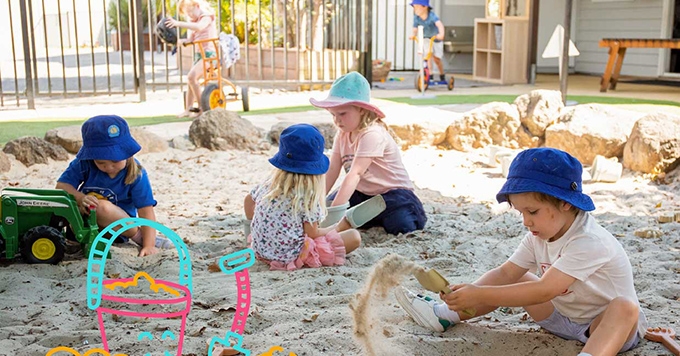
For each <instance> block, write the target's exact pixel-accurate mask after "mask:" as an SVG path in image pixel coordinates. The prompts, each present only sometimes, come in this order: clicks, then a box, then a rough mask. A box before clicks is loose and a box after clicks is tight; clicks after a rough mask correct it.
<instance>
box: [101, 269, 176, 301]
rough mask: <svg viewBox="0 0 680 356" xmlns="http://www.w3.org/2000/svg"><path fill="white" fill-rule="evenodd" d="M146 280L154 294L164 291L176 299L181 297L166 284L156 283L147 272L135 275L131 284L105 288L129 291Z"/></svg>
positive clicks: (109, 285)
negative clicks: (142, 280)
mask: <svg viewBox="0 0 680 356" xmlns="http://www.w3.org/2000/svg"><path fill="white" fill-rule="evenodd" d="M142 278H143V279H146V280H147V281H148V282H149V289H151V290H152V291H153V292H155V293H158V292H160V290H161V289H162V290H163V291H164V292H166V293H169V294H172V295H174V296H175V297H179V296H180V292H178V291H177V290H176V289H174V288H171V287H168V286H166V285H164V284H161V283H156V280H155V279H154V278H153V277H151V276H150V275H149V274H148V273H146V272H142V271H140V272H137V274H135V277H134V278H133V279H132V280H131V281H129V282H114V283H111V284H108V285H105V286H104V287H105V288H107V289H110V290H115V289H116V288H119V287H120V288H122V289H127V288H129V287H136V286H137V284H138V283H139V280H140V279H142Z"/></svg>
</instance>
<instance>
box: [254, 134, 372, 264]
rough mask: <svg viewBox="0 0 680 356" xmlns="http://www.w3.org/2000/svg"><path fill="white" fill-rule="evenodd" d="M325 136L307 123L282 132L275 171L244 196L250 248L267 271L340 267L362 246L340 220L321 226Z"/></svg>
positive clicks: (325, 158) (327, 162)
mask: <svg viewBox="0 0 680 356" xmlns="http://www.w3.org/2000/svg"><path fill="white" fill-rule="evenodd" d="M323 150H324V138H323V136H322V135H321V133H320V132H319V130H318V129H317V128H316V127H314V126H312V125H308V124H296V125H292V126H289V127H287V128H286V129H285V130H283V131H282V132H281V139H280V141H279V152H278V153H276V155H274V157H272V158H270V159H269V163H271V164H272V165H273V166H274V167H275V169H274V171H273V172H272V174H271V175H270V176H269V177H268V178H267V180H265V181H264V182H263V183H261V184H259V185H258V186H256V187H255V188H254V189H253V190H252V191H251V192H250V194H248V195H247V196H246V198H245V200H244V203H243V205H244V210H245V214H246V218H247V219H249V220H252V223H251V235H250V237H251V238H252V249H253V251H254V252H255V256H257V258H258V259H259V260H260V261H263V262H265V263H267V264H268V265H269V266H270V268H271V269H272V270H289V271H290V270H294V269H298V268H302V267H304V266H307V267H321V266H340V265H343V264H344V263H345V255H346V254H347V253H350V252H352V251H354V250H355V249H356V248H357V247H359V245H360V244H361V235H360V234H359V231H357V230H355V229H352V228H350V225H349V223H348V222H347V221H346V220H345V219H343V220H341V221H340V222H339V223H338V224H336V225H333V226H329V227H326V228H321V227H319V223H320V222H322V221H323V220H324V217H325V215H326V204H325V196H326V195H325V193H326V189H325V188H324V187H325V174H326V171H327V170H328V165H329V160H328V157H326V156H325V155H324V154H323Z"/></svg>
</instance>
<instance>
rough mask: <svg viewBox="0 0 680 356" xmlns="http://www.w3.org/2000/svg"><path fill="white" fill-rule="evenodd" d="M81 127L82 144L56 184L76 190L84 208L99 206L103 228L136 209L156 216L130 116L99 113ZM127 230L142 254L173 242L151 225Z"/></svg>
mask: <svg viewBox="0 0 680 356" xmlns="http://www.w3.org/2000/svg"><path fill="white" fill-rule="evenodd" d="M81 131H82V135H83V146H82V147H81V148H80V151H78V154H77V155H76V158H75V159H74V160H73V161H72V162H71V163H70V164H69V166H68V168H66V171H64V173H62V175H61V176H60V177H59V179H58V180H57V189H63V190H65V191H66V192H68V193H70V194H72V195H73V196H74V197H75V198H76V202H77V203H78V208H79V209H80V211H81V213H83V214H89V213H90V208H92V207H94V208H95V209H96V212H97V225H99V228H100V230H101V229H104V228H106V227H107V226H108V225H110V224H111V223H113V222H115V221H117V220H120V219H123V218H128V217H136V216H137V214H139V217H141V218H145V219H148V220H153V221H156V214H155V213H154V206H156V200H154V198H153V192H152V190H151V183H149V177H148V176H147V174H146V170H145V169H144V168H142V166H141V165H140V164H139V162H137V160H136V159H135V158H134V157H133V156H134V155H135V153H137V152H139V150H141V147H140V146H139V144H138V143H137V141H135V139H134V138H133V137H132V136H131V135H130V128H129V127H128V124H127V122H126V121H125V120H123V118H121V117H119V116H115V115H101V116H95V117H92V118H90V119H88V120H87V121H85V123H83V126H82V128H81ZM122 236H125V237H127V238H130V239H132V241H134V242H135V243H137V244H138V245H139V246H141V250H140V251H139V256H147V255H152V254H154V253H157V252H158V250H157V249H156V247H167V246H165V245H166V244H171V242H170V241H169V240H167V239H164V238H160V237H159V238H158V240H157V239H156V230H155V229H153V228H151V227H148V226H142V227H141V228H134V229H129V230H127V231H125V232H123V235H122ZM161 245H162V246H161Z"/></svg>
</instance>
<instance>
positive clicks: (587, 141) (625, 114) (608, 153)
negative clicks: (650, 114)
mask: <svg viewBox="0 0 680 356" xmlns="http://www.w3.org/2000/svg"><path fill="white" fill-rule="evenodd" d="M644 115H645V114H644V113H641V112H637V111H629V110H623V109H618V108H615V107H613V106H608V105H600V104H585V105H577V106H573V107H567V108H565V109H564V110H562V114H561V115H560V118H559V120H558V123H556V124H553V125H550V126H549V127H548V128H547V129H546V130H545V145H546V146H547V147H554V148H558V149H560V150H563V151H567V152H569V153H570V154H571V155H572V156H574V157H576V159H578V160H579V161H581V163H583V164H586V165H589V164H591V163H593V160H594V159H595V156H597V155H601V156H604V157H621V156H622V155H623V147H624V146H625V144H626V141H627V140H628V135H629V134H630V131H631V130H632V129H633V126H634V125H635V122H636V121H637V120H638V119H639V118H641V117H642V116H644Z"/></svg>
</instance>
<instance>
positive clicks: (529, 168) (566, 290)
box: [395, 148, 646, 356]
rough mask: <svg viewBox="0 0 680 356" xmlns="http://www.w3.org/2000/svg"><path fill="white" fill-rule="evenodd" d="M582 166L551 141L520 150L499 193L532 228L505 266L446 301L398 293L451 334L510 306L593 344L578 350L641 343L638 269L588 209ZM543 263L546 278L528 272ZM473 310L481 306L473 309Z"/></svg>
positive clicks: (597, 351)
mask: <svg viewBox="0 0 680 356" xmlns="http://www.w3.org/2000/svg"><path fill="white" fill-rule="evenodd" d="M581 173H582V167H581V164H580V163H579V161H577V160H576V159H575V158H574V157H572V156H570V155H569V154H568V153H566V152H563V151H560V150H556V149H552V148H535V149H529V150H525V151H523V152H521V153H520V154H519V155H517V157H516V158H515V159H514V160H513V162H512V164H511V165H510V171H509V174H508V180H507V181H506V182H505V184H504V185H503V187H502V188H501V190H500V192H498V194H497V195H496V200H498V202H499V203H500V202H505V201H507V202H508V203H510V204H511V205H512V207H513V208H515V209H516V210H517V211H519V212H520V213H521V214H522V218H523V223H524V226H526V227H527V228H528V229H529V232H528V233H527V235H526V236H525V237H524V239H523V240H522V242H521V243H520V245H519V247H517V249H516V250H515V253H514V254H513V255H512V256H511V257H510V258H509V259H508V260H507V261H506V262H505V263H503V264H502V265H501V266H500V267H496V268H494V269H492V270H490V271H488V272H486V273H485V274H484V275H482V276H481V277H480V278H479V279H478V280H477V281H475V282H474V283H473V284H458V285H452V286H450V288H451V290H452V291H453V292H451V293H449V294H442V295H441V298H442V299H443V300H444V302H445V303H436V302H435V301H434V300H432V299H430V298H427V297H423V296H421V295H416V294H413V293H412V292H410V291H409V290H407V289H406V288H403V287H402V288H398V289H397V290H396V291H395V295H396V297H397V301H398V302H399V304H400V305H401V306H402V307H403V308H404V310H405V311H406V312H407V313H408V314H409V315H410V316H411V317H412V318H413V319H414V320H415V321H416V322H417V323H418V324H420V325H421V326H424V327H427V328H429V329H432V330H435V331H440V332H442V331H444V330H445V329H446V328H448V327H449V326H452V325H453V324H455V323H458V322H460V321H461V320H466V319H470V318H471V316H470V315H467V314H466V313H463V312H462V311H464V310H465V311H467V310H476V314H475V316H480V315H484V314H487V313H489V312H491V311H493V310H494V309H496V308H498V307H501V306H504V307H520V306H521V307H524V309H525V310H526V311H527V313H529V315H530V316H531V317H532V318H533V319H534V320H535V321H536V322H537V323H538V325H540V326H541V327H542V328H544V329H546V330H548V331H549V332H551V333H553V334H555V335H557V336H559V337H562V338H564V339H567V340H579V341H581V342H583V343H585V347H584V348H583V350H582V351H581V353H580V354H579V355H584V356H585V355H615V354H616V353H618V352H624V351H627V350H630V349H632V348H634V347H635V346H636V345H637V344H638V342H639V341H640V338H641V337H643V336H644V332H645V328H646V325H645V324H646V319H645V315H644V314H643V312H642V310H641V308H640V305H639V302H638V299H637V295H636V294H635V287H634V285H633V272H632V267H631V265H630V261H629V260H628V256H627V255H626V252H625V251H624V250H623V247H622V246H621V244H620V243H619V242H618V241H617V240H616V239H615V238H614V237H613V236H612V234H611V233H609V232H608V231H607V230H605V229H604V228H603V227H602V226H600V225H599V224H598V223H597V222H596V221H595V219H594V218H593V217H592V216H591V215H590V213H588V211H592V210H594V209H595V205H594V204H593V201H592V200H591V199H590V197H589V196H587V195H586V194H584V193H583V192H582V189H581ZM534 268H535V269H537V272H538V276H536V275H535V274H533V273H529V270H531V269H534ZM471 308H474V309H471Z"/></svg>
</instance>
